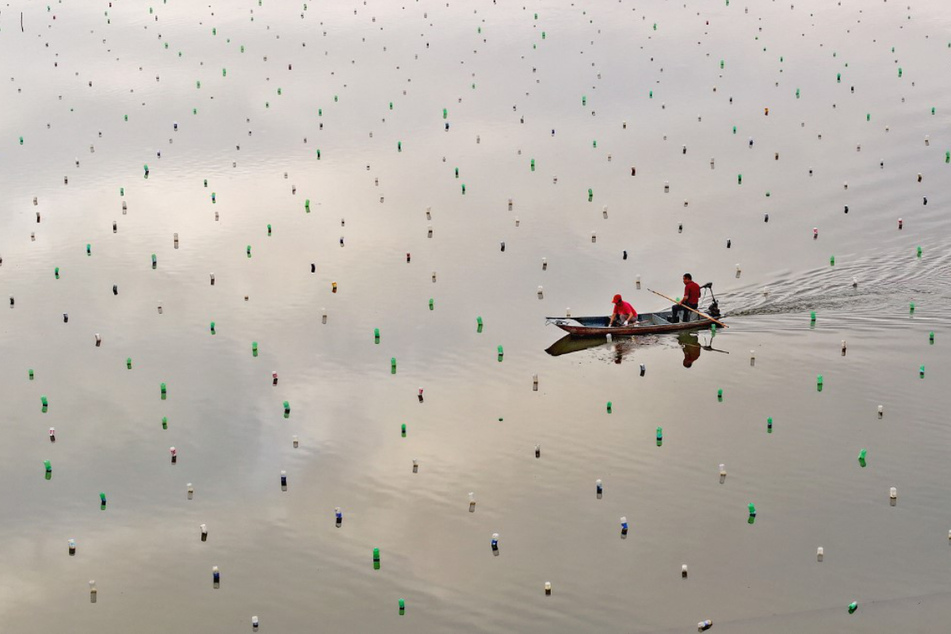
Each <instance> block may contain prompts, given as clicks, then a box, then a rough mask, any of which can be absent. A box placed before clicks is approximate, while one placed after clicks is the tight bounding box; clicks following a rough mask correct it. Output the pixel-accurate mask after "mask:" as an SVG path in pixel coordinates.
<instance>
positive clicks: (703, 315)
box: [647, 288, 729, 328]
mask: <svg viewBox="0 0 951 634" xmlns="http://www.w3.org/2000/svg"><path fill="white" fill-rule="evenodd" d="M647 290H649V291H650V292H651V293H653V294H654V295H660V296H661V297H663V298H664V299H666V300H668V301H671V302H673V303H675V304H679V305H680V306H683V307H684V308H686V309H687V310H689V311H690V312H692V313H697V314H698V315H700V316H701V317H704V318H705V319H709V320H710V321H712V322H713V323H715V324H719V325H720V326H723V327H724V328H729V326H727V325H726V324H725V323H723V322H722V321H718V320H716V319H714V318H713V317H711V316H710V315H707V314H705V313H701V312H700V311H699V310H697V309H695V308H691V307H690V306H687V305H685V304H684V303H683V302H678V301H677V300H675V299H673V298H672V297H667V296H666V295H664V294H663V293H658V292H657V291H655V290H653V289H650V288H649V289H647Z"/></svg>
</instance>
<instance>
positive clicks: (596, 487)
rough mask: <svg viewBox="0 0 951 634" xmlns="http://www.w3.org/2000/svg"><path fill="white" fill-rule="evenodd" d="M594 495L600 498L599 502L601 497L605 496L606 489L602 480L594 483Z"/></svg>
mask: <svg viewBox="0 0 951 634" xmlns="http://www.w3.org/2000/svg"><path fill="white" fill-rule="evenodd" d="M594 493H595V495H596V496H597V497H598V499H599V500H600V499H601V496H602V495H603V494H604V487H603V486H602V484H601V480H600V479H598V480H595V481H594Z"/></svg>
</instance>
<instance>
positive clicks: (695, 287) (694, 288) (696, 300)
mask: <svg viewBox="0 0 951 634" xmlns="http://www.w3.org/2000/svg"><path fill="white" fill-rule="evenodd" d="M681 304H682V305H681ZM699 304H700V285H699V284H697V283H696V282H694V281H693V276H692V275H691V274H690V273H684V298H683V300H681V302H680V304H674V305H673V308H672V309H671V313H672V317H671V320H670V321H671V323H674V324H676V323H677V322H679V321H680V315H681V314H683V316H684V319H683V320H684V321H687V317H688V316H689V314H690V311H689V310H687V309H686V308H684V306H689V307H690V308H693V309H694V310H696V309H697V306H699Z"/></svg>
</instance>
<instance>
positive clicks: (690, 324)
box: [545, 310, 713, 337]
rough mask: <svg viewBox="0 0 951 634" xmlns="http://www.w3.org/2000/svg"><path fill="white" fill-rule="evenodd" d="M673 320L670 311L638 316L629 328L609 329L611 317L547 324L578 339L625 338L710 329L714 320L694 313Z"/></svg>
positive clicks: (551, 320)
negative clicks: (682, 318) (687, 317)
mask: <svg viewBox="0 0 951 634" xmlns="http://www.w3.org/2000/svg"><path fill="white" fill-rule="evenodd" d="M671 318H672V314H671V311H669V310H668V311H664V312H659V313H643V314H640V315H638V316H637V322H636V323H634V324H629V325H627V326H611V327H608V322H609V321H610V320H611V317H610V315H607V316H603V317H546V318H545V322H546V323H549V324H554V325H556V326H558V327H559V328H561V329H562V330H564V331H565V332H567V333H569V334H571V335H574V336H576V337H604V336H605V335H607V334H610V335H612V336H623V337H626V336H633V335H658V334H663V333H667V332H678V331H681V330H694V329H696V328H709V327H710V324H712V323H713V320H712V319H706V318H704V317H701V316H699V315H697V314H694V313H689V319H688V320H687V321H681V322H678V323H676V324H674V323H671V322H670V320H671Z"/></svg>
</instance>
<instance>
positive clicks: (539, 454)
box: [535, 445, 542, 458]
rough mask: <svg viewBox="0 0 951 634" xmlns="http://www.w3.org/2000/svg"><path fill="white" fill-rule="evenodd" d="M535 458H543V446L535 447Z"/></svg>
mask: <svg viewBox="0 0 951 634" xmlns="http://www.w3.org/2000/svg"><path fill="white" fill-rule="evenodd" d="M535 457H536V458H541V457H542V446H541V445H535Z"/></svg>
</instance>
